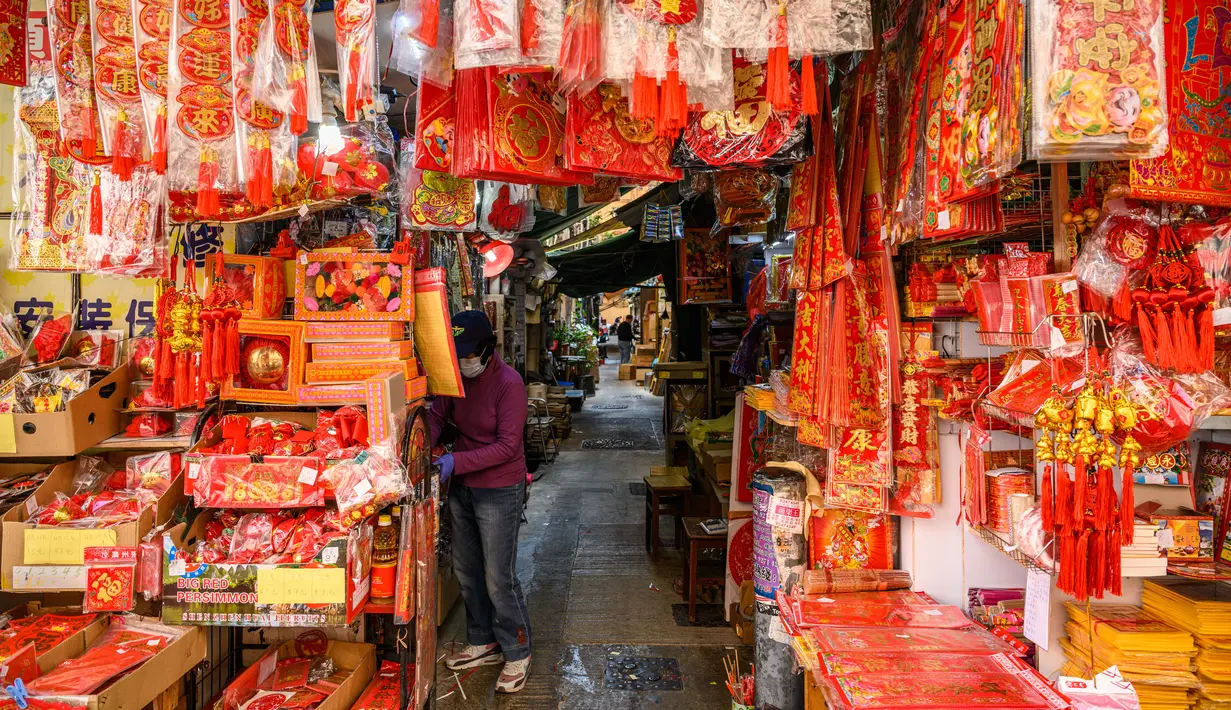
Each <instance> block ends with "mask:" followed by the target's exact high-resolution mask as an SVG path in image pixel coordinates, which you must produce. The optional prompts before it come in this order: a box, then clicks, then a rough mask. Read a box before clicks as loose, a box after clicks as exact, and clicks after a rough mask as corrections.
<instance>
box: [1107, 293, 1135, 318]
mask: <svg viewBox="0 0 1231 710" xmlns="http://www.w3.org/2000/svg"><path fill="white" fill-rule="evenodd" d="M1111 312H1112V315H1114V316H1115V317H1116V320H1119V321H1122V322H1125V323H1127V322H1128V321H1130V320H1132V318H1133V298H1132V292H1131V291H1129V288H1128V284H1125V285H1124V286H1121V287H1120V291H1119V293H1117V294H1116V297H1115V298H1113V299H1111Z"/></svg>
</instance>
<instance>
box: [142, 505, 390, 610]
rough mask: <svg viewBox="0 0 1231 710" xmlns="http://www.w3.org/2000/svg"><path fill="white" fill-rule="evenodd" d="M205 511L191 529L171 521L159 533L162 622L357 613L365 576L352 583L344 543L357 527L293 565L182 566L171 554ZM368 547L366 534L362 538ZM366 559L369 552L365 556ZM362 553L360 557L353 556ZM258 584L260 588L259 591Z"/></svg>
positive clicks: (366, 587) (201, 526)
mask: <svg viewBox="0 0 1231 710" xmlns="http://www.w3.org/2000/svg"><path fill="white" fill-rule="evenodd" d="M205 522H206V521H205V516H199V517H198V518H197V519H196V522H194V523H193V526H192V527H191V528H185V526H184V525H183V524H181V525H177V526H176V527H174V528H172V529H171V531H170V532H169V533H168V534H167V535H165V536H164V537H163V550H164V554H163V568H162V584H163V592H162V595H163V596H162V620H163V622H164V623H167V624H190V625H200V626H304V627H322V626H346V625H348V624H350V623H351V622H352V621H354V620H355V619H356V618H358V617H359V614H360V612H361V610H362V609H363V605H364V604H366V603H367V601H368V597H369V596H370V593H371V584H372V578H371V576H370V575H365V576H364V577H363V579H362V580H361V581H360V582H358V583H356V582H355V580H354V576H355V574H354V573H355V572H356V570H355V565H357V564H359V560H354V559H351V557H350V547H351V545H350V543H352V542H353V543H358V537H359V535H360V532H359V531H360V529H361V527H362V526H359V525H357V526H355V527H354V528H352V529H351V534H350V537H349V538H338V539H336V540H332V541H330V542H329V544H327V545H325V547H324V548H323V549H322V550H321V551H320V552H318V553H317V555H316V557H314V558H313V560H312V562H311V563H309V564H311V565H312V566H311V567H309V566H307V565H300V564H253V565H246V564H232V563H222V564H187V563H185V562H184V561H183V560H177V559H176V556H177V552H178V551H179V549H180V548H183V547H186V546H187V545H188V544H190V543H191V541H194V540H197V539H199V538H201V537H203V535H204V532H205ZM367 544H368V545H369V546H370V545H371V538H369V539H368V543H367ZM368 556H369V557H370V551H369V555H368ZM360 557H362V555H360ZM262 582H264V583H265V585H266V588H264V589H262Z"/></svg>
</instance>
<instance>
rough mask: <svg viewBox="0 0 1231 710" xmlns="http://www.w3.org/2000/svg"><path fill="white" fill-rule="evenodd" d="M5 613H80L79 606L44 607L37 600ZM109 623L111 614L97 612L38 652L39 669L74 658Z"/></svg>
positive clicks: (20, 616) (21, 615)
mask: <svg viewBox="0 0 1231 710" xmlns="http://www.w3.org/2000/svg"><path fill="white" fill-rule="evenodd" d="M5 613H6V614H8V615H9V617H10V618H13V619H24V618H27V617H32V616H42V615H43V614H80V613H81V607H70V608H45V607H42V606H41V605H40V604H39V603H38V602H25V603H24V604H19V605H17V606H16V607H13V608H12V609H9V610H8V611H7V612H5ZM110 624H111V616H109V615H107V614H99V616H98V618H97V619H95V620H94V621H92V622H90V624H89V625H88V626H86V627H85V628H84V629H82V630H80V631H78V632H77V633H75V634H73V635H72V636H69V637H68V638H66V639H64V640H63V641H61V642H60V643H58V644H56V645H55V646H53V647H52V648H51V649H50V650H48V651H47V652H46V653H42V654H39V655H38V656H37V660H38V667H39V671H40V672H42V673H47V672H49V671H50V670H51V669H52V668H55V667H56V666H58V665H60V664H61V663H63V662H65V661H67V660H68V659H70V658H76V657H77V656H80V655H81V654H83V653H85V650H86V649H87V648H89V646H90V644H92V643H94V640H95V639H97V638H98V637H99V636H101V635H102V633H103V632H104V631H106V630H107V627H108V626H109V625H110Z"/></svg>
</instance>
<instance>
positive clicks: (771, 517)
mask: <svg viewBox="0 0 1231 710" xmlns="http://www.w3.org/2000/svg"><path fill="white" fill-rule="evenodd" d="M765 522H767V523H769V525H770V527H773V528H780V529H782V530H787V531H789V532H792V533H800V532H803V529H804V502H803V501H802V500H788V499H786V498H779V497H778V496H771V497H770V499H769V510H768V511H767V512H766V513H765Z"/></svg>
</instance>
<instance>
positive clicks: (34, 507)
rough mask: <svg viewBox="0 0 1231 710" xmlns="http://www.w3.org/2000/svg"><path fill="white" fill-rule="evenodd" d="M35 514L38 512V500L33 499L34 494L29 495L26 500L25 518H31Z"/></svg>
mask: <svg viewBox="0 0 1231 710" xmlns="http://www.w3.org/2000/svg"><path fill="white" fill-rule="evenodd" d="M37 512H38V500H36V499H35V497H34V494H33V493H31V494H30V497H29V498H26V517H27V518H33V517H34V514H35V513H37Z"/></svg>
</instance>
